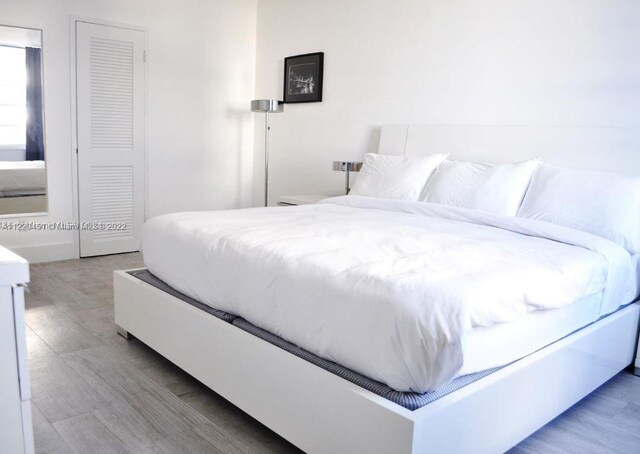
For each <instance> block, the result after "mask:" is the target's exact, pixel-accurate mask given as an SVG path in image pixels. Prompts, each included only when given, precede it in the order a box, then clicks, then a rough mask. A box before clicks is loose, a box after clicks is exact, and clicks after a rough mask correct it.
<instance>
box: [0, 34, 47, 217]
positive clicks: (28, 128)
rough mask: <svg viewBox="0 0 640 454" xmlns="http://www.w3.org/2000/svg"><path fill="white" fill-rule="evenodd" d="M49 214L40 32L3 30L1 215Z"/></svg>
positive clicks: (0, 68)
mask: <svg viewBox="0 0 640 454" xmlns="http://www.w3.org/2000/svg"><path fill="white" fill-rule="evenodd" d="M46 211H47V178H46V171H45V159H44V112H43V109H42V31H41V30H34V29H29V28H19V27H7V26H0V215H19V214H23V213H40V212H46Z"/></svg>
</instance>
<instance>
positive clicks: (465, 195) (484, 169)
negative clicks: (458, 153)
mask: <svg viewBox="0 0 640 454" xmlns="http://www.w3.org/2000/svg"><path fill="white" fill-rule="evenodd" d="M537 166H538V160H537V159H532V160H530V161H524V162H517V163H510V164H485V163H480V162H458V161H445V162H443V163H442V164H440V167H438V170H436V171H435V173H434V174H433V176H432V177H431V178H430V179H429V182H428V183H427V186H426V188H425V190H424V195H423V196H422V198H421V199H422V200H423V201H425V202H433V203H441V204H443V205H451V206H456V207H462V208H473V209H476V210H482V211H488V212H490V213H494V214H501V215H504V216H515V215H516V214H517V212H518V208H519V207H520V202H522V198H523V197H524V194H525V192H526V191H527V187H528V186H529V181H531V175H532V174H533V172H534V170H535V169H536V167H537Z"/></svg>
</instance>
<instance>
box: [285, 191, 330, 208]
mask: <svg viewBox="0 0 640 454" xmlns="http://www.w3.org/2000/svg"><path fill="white" fill-rule="evenodd" d="M328 197H331V196H329V195H322V194H306V195H281V196H280V197H278V206H281V207H287V206H296V205H310V204H312V203H317V202H319V201H320V200H324V199H326V198H328Z"/></svg>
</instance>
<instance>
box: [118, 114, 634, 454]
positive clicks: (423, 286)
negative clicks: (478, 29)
mask: <svg viewBox="0 0 640 454" xmlns="http://www.w3.org/2000/svg"><path fill="white" fill-rule="evenodd" d="M456 129H457V130H456ZM516 129H517V128H516ZM544 131H545V130H538V131H536V134H535V137H536V138H535V139H533V138H531V139H532V141H533V142H534V145H535V142H538V144H539V142H540V140H541V139H542V140H553V142H554V143H556V146H558V145H564V146H566V147H567V150H568V151H571V147H572V146H573V147H575V146H577V145H580V143H579V141H576V140H575V139H576V137H583V138H584V136H585V135H588V134H590V133H591V131H583V132H582V134H579V133H580V131H575V130H570V131H564V132H561V133H559V132H558V130H551V131H548V130H546V132H544ZM425 132H427V133H425ZM478 132H480V135H479V136H478V137H475V139H476V140H475V141H474V144H475V146H476V147H479V148H482V147H483V146H488V145H493V146H495V145H496V144H495V141H496V140H498V141H501V140H505V136H506V137H507V138H508V137H509V135H511V136H512V137H513V136H518V137H519V140H523V139H527V138H528V137H526V136H527V131H525V130H522V129H520V130H514V129H506V130H505V129H503V130H501V131H497V130H490V131H487V130H486V129H484V130H483V129H482V128H480V129H474V128H464V127H462V128H461V127H458V128H455V127H451V128H443V127H428V126H418V127H409V126H392V127H385V128H383V131H382V137H381V141H380V151H381V152H386V153H388V154H392V153H389V151H390V150H392V151H393V152H395V153H398V151H400V152H401V153H403V154H412V153H414V152H412V150H419V152H418V153H425V150H429V149H430V150H434V149H438V148H442V146H443V144H445V145H446V146H448V147H453V148H455V146H456V145H458V146H460V150H465V149H468V147H467V144H466V143H465V140H471V139H473V138H474V136H476V135H477V134H478ZM529 132H531V131H529ZM529 135H531V134H529ZM616 135H617V136H620V133H619V132H616ZM412 137H413V139H412ZM425 137H426V138H427V139H425ZM624 137H625V138H627V139H628V140H634V138H633V137H632V136H624ZM587 139H590V140H589V145H588V146H589V147H590V148H598V147H604V146H606V145H607V143H608V141H609V140H610V139H611V137H604V138H601V139H600V140H594V137H587ZM595 139H597V138H595ZM412 140H413V142H412ZM563 141H564V142H565V143H563ZM492 142H494V143H493V144H492ZM527 143H528V142H527ZM412 144H413V145H412ZM567 144H569V146H567ZM413 147H415V148H413ZM497 148H499V147H497ZM503 148H504V147H503ZM525 148H526V147H525ZM451 151H452V152H457V150H451ZM521 152H522V153H527V152H528V150H522V151H521ZM457 154H462V153H459V152H458V153H457ZM596 155H597V154H596ZM609 166H610V164H609ZM626 170H627V171H629V169H628V168H627V169H626ZM142 241H143V251H144V256H145V264H146V265H147V267H148V268H149V270H148V271H150V272H151V273H152V274H153V276H154V278H155V279H157V280H158V281H160V282H164V285H169V286H170V287H171V289H172V290H171V291H167V289H163V288H162V285H153V282H151V281H149V280H146V281H145V280H143V279H140V278H139V277H138V276H136V272H133V273H132V272H124V271H122V272H116V274H115V321H116V324H117V325H118V326H119V330H120V331H121V333H122V334H124V335H128V334H129V333H131V334H133V335H135V336H136V337H138V338H139V339H140V340H142V341H143V342H145V343H147V344H148V345H150V346H151V347H152V348H154V349H156V350H157V351H158V352H160V353H161V354H163V355H164V356H166V357H167V358H168V359H170V360H171V361H173V362H174V363H176V364H177V365H178V366H180V367H182V368H183V369H184V370H186V371H187V372H189V373H190V374H192V375H193V376H195V377H196V378H198V379H199V380H201V381H202V382H204V383H205V384H207V385H208V386H210V387H211V388H212V389H214V390H215V391H216V392H218V393H219V394H221V395H222V396H223V397H225V398H227V399H229V400H230V401H231V402H233V403H234V404H235V405H237V406H238V407H240V408H241V409H243V410H244V411H246V412H247V413H249V414H251V415H252V416H254V417H255V418H256V419H258V420H259V421H261V422H262V423H264V424H265V425H267V426H268V427H270V428H272V429H273V430H275V431H276V432H278V433H279V434H281V435H282V436H283V437H285V438H287V439H288V440H290V441H291V442H292V443H294V444H296V445H297V446H299V447H301V448H302V449H304V450H305V451H309V452H469V451H471V450H472V451H473V452H496V451H503V450H505V449H507V448H509V447H511V446H513V445H514V444H516V443H517V442H518V441H520V440H521V439H523V438H524V437H526V436H527V435H529V434H530V433H531V432H533V431H535V430H536V429H538V428H539V427H541V426H542V425H543V424H545V423H546V422H548V421H549V420H551V419H552V418H553V417H555V416H557V415H558V414H559V413H561V412H562V411H564V410H565V409H566V408H568V407H569V406H570V405H572V404H573V403H575V402H576V401H578V400H579V399H580V398H582V397H584V396H585V395H586V394H588V393H589V392H591V391H592V390H593V389H595V388H596V387H597V386H599V385H600V384H602V383H604V382H605V381H606V380H608V379H609V378H610V377H612V376H613V375H615V374H616V373H617V372H619V371H620V370H622V369H623V368H624V367H626V366H628V365H629V364H630V363H631V362H632V359H633V355H634V346H635V339H636V335H637V326H638V313H639V307H638V304H637V303H632V301H633V299H635V297H636V296H637V294H638V274H639V270H638V262H639V260H638V256H637V255H630V254H628V253H626V252H624V251H623V249H622V248H620V247H617V246H615V245H613V243H611V242H609V241H606V240H603V239H599V238H598V237H595V236H594V235H589V234H581V233H580V232H577V231H575V230H573V229H567V228H563V227H559V226H552V225H549V224H548V223H542V222H538V221H535V220H522V219H517V218H511V217H509V218H507V217H504V216H495V215H490V214H486V213H479V212H477V211H475V210H468V209H460V208H450V207H444V206H442V205H437V204H432V203H416V202H403V201H389V200H384V199H375V198H370V197H362V196H348V197H341V198H334V199H329V200H326V201H324V202H323V203H320V204H318V205H313V206H302V207H295V208H269V209H250V210H238V211H234V212H229V213H220V212H218V213H186V214H185V213H183V214H176V215H169V216H164V217H161V218H159V219H157V220H152V221H151V222H149V223H148V224H147V225H146V226H145V233H144V234H143V239H142ZM408 251H410V253H408ZM514 251H516V252H517V253H515V254H514V253H513V252H514ZM487 265H490V266H487ZM496 268H498V269H499V270H500V273H496V272H495V269H496ZM550 270H552V271H550ZM425 276H434V278H433V282H429V283H425V282H424V277H425ZM461 276H462V277H465V278H466V279H463V280H460V277H461ZM523 276H526V279H524V278H523ZM505 278H506V279H505ZM497 279H499V280H497ZM427 284H429V285H427ZM471 296H473V297H471ZM189 299H192V300H194V301H196V302H197V304H195V303H190V302H189ZM424 301H430V302H433V304H430V305H429V306H427V307H425V306H424V304H422V303H423V302H424ZM390 302H393V304H391V303H390ZM198 304H200V305H204V306H206V307H207V308H211V309H215V310H216V311H220V312H221V313H222V314H223V315H220V314H218V315H217V316H216V314H215V313H212V312H211V311H207V310H203V308H202V307H198ZM224 314H226V315H224ZM227 316H228V317H230V318H226V317H227ZM265 333H266V334H265ZM425 333H428V335H427V334H425ZM270 336H271V337H270ZM278 339H280V340H278ZM514 339H517V340H518V341H517V342H515V341H514ZM287 345H289V346H294V347H297V348H299V349H301V350H302V351H303V353H298V354H295V353H296V352H295V348H293V347H287ZM305 355H310V356H309V357H305ZM205 358H206V360H205ZM314 358H320V359H322V360H324V361H328V362H329V363H331V364H337V365H339V366H340V367H342V368H345V369H347V370H348V371H351V372H350V373H340V372H339V371H336V370H332V366H330V365H326V364H324V363H322V361H319V360H315V359H314ZM350 374H351V375H350ZM354 376H355V377H358V376H359V377H365V378H367V379H370V380H373V381H375V382H378V383H382V384H384V385H386V386H389V387H390V388H392V389H393V390H395V391H397V392H398V393H413V394H414V395H418V396H422V395H431V393H434V392H435V393H437V392H438V390H441V389H443V387H447V386H448V387H449V388H448V391H447V392H441V393H439V394H438V396H437V398H434V399H430V400H428V401H427V402H422V404H421V405H413V406H408V405H404V404H403V402H404V401H399V400H396V401H394V400H393V399H389V396H388V395H385V394H384V393H382V392H380V391H379V389H378V388H376V387H374V386H367V385H365V384H363V382H362V381H361V379H358V378H353V377H354ZM469 377H471V379H469ZM359 380H360V381H359ZM452 383H461V385H460V386H453V387H451V384H452ZM523 409H527V410H526V411H523ZM487 433H491V434H492V436H491V437H487V436H486V434H487Z"/></svg>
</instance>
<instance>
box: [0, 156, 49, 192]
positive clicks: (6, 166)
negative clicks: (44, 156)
mask: <svg viewBox="0 0 640 454" xmlns="http://www.w3.org/2000/svg"><path fill="white" fill-rule="evenodd" d="M45 187H46V175H45V166H44V161H0V197H19V196H24V195H29V196H37V195H44V194H45Z"/></svg>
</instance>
